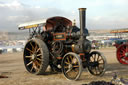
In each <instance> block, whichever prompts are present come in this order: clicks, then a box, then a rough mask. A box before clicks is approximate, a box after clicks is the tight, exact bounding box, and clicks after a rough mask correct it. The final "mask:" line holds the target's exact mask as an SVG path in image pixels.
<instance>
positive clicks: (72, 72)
mask: <svg viewBox="0 0 128 85" xmlns="http://www.w3.org/2000/svg"><path fill="white" fill-rule="evenodd" d="M62 72H63V74H64V76H65V77H66V78H67V79H68V80H77V79H78V78H79V77H80V76H81V73H82V62H81V59H80V57H79V56H78V55H77V54H76V53H73V52H69V53H67V54H65V56H64V58H63V60H62Z"/></svg>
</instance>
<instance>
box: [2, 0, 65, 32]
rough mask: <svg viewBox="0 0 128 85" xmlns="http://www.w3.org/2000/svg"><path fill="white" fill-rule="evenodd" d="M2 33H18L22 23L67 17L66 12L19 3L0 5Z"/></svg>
mask: <svg viewBox="0 0 128 85" xmlns="http://www.w3.org/2000/svg"><path fill="white" fill-rule="evenodd" d="M0 10H1V11H2V13H0V20H1V21H0V31H1V30H3V31H4V30H6V31H16V30H17V26H18V25H19V24H20V23H24V22H28V21H33V20H38V19H42V18H48V17H52V16H57V15H60V16H61V15H67V14H66V12H64V11H62V10H59V9H57V8H41V7H40V6H29V5H26V4H23V3H21V2H19V1H16V0H15V1H13V2H11V3H0Z"/></svg>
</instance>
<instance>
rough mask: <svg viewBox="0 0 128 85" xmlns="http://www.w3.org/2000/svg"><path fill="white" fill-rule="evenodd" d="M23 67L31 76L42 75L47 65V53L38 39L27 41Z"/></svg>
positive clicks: (44, 45) (43, 44) (45, 47)
mask: <svg viewBox="0 0 128 85" xmlns="http://www.w3.org/2000/svg"><path fill="white" fill-rule="evenodd" d="M23 59H24V65H25V67H26V69H27V71H28V72H30V73H32V74H44V72H45V70H46V69H47V67H48V64H49V51H48V48H47V46H46V44H45V43H44V42H43V41H42V40H40V39H31V40H29V41H28V42H27V43H26V45H25V48H24V54H23Z"/></svg>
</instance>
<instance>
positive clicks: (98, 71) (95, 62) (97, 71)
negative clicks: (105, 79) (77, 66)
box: [88, 52, 106, 76]
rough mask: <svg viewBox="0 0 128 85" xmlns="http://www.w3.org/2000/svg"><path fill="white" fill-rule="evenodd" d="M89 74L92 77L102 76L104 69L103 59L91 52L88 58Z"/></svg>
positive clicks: (98, 54)
mask: <svg viewBox="0 0 128 85" xmlns="http://www.w3.org/2000/svg"><path fill="white" fill-rule="evenodd" d="M89 63H90V65H89V67H88V69H89V72H90V73H91V74H93V75H96V76H98V75H103V73H104V72H105V67H106V60H105V57H104V56H103V55H102V54H101V53H99V52H92V53H91V56H90V62H89Z"/></svg>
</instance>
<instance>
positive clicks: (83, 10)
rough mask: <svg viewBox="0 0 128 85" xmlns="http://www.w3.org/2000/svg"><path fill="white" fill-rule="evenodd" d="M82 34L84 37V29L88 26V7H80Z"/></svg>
mask: <svg viewBox="0 0 128 85" xmlns="http://www.w3.org/2000/svg"><path fill="white" fill-rule="evenodd" d="M79 17H80V18H79V20H80V36H81V37H82V38H83V36H84V29H85V28H86V8H79Z"/></svg>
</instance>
